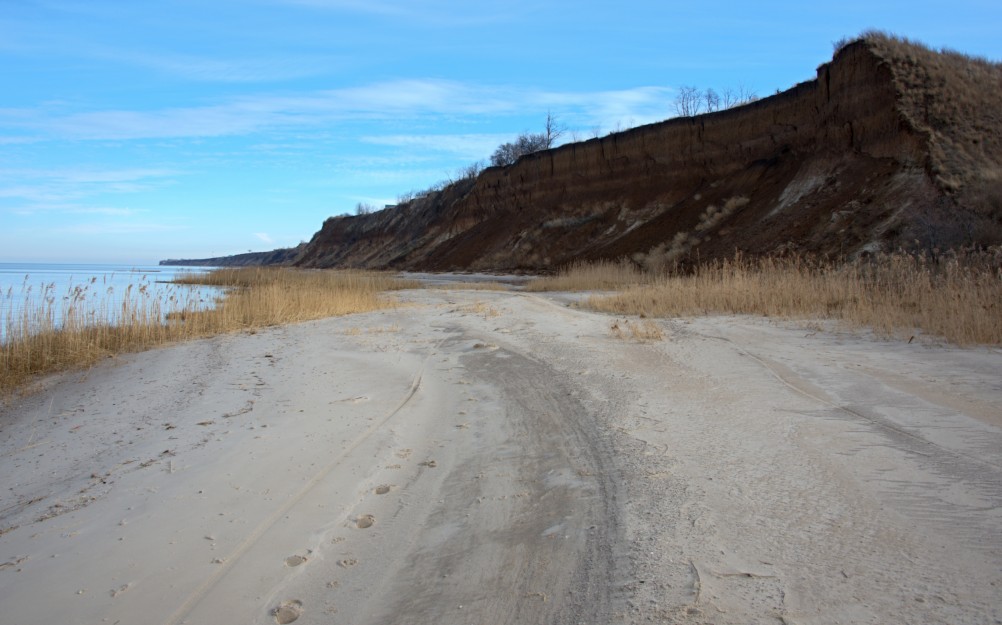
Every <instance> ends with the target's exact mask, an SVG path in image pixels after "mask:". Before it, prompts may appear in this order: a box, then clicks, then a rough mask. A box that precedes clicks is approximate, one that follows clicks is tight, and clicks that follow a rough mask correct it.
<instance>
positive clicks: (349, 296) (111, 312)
mask: <svg viewBox="0 0 1002 625" xmlns="http://www.w3.org/2000/svg"><path fill="white" fill-rule="evenodd" d="M177 282H178V283H180V284H188V285H195V284H204V285H211V286H218V287H225V288H226V289H227V294H226V296H225V297H223V298H222V299H221V300H220V301H219V302H217V303H216V306H215V307H214V308H212V309H209V310H205V309H204V304H202V303H200V302H198V301H197V299H196V298H193V297H190V296H189V295H188V294H187V293H188V291H186V290H185V289H183V288H181V287H173V288H174V291H172V292H170V293H168V294H167V297H161V296H159V295H155V294H153V293H150V292H149V291H148V290H147V289H146V288H145V287H141V288H140V289H138V290H136V291H135V292H129V293H127V294H126V297H125V298H124V299H123V301H122V302H121V303H118V302H112V301H111V300H110V299H108V301H106V302H100V303H98V304H97V305H96V306H93V305H92V306H91V308H92V309H94V310H96V313H81V312H80V310H81V308H82V306H74V305H73V304H75V303H81V304H82V300H81V299H80V298H82V297H85V296H87V294H86V293H85V292H84V291H82V290H81V289H80V288H79V287H78V288H77V289H74V292H71V293H69V294H67V295H66V297H65V298H61V297H60V294H51V296H52V297H48V298H42V299H43V303H42V304H40V305H38V306H36V307H35V308H25V309H24V310H23V311H22V312H20V313H19V314H14V313H11V312H9V311H8V312H7V313H6V314H5V315H4V317H3V318H2V319H0V322H2V323H3V324H4V328H3V329H4V332H3V337H4V338H3V341H2V343H0V397H3V396H8V395H9V394H10V393H11V392H12V391H14V390H15V389H17V388H19V387H21V386H23V385H24V384H25V383H26V382H28V381H30V380H31V378H32V377H33V376H36V375H39V374H45V373H53V372H56V371H62V370H67V369H72V368H76V367H82V366H88V365H90V364H93V363H94V362H96V361H97V360H99V359H101V358H104V357H108V356H112V355H115V354H121V353H126V352H136V351H142V350H144V349H150V348H153V347H157V346H160V345H165V344H168V343H174V342H177V341H183V340H188V339H195V338H204V337H207V336H212V335H215V334H222V333H227V332H234V331H240V330H254V329H256V328H261V327H266V326H272V325H278V324H284V323H295V322H300V321H308V320H312V319H320V318H323V317H332V316H337V315H347V314H352V313H358V312H365V311H370V310H376V309H378V308H383V307H386V306H390V305H392V300H391V299H389V298H387V297H386V296H385V292H386V291H389V290H393V289H400V288H411V287H414V286H416V283H413V282H409V281H402V280H398V279H396V278H393V277H391V276H390V275H388V274H381V273H375V272H358V271H332V270H329V271H303V270H294V269H274V268H242V269H221V270H217V271H213V272H211V273H207V274H190V275H187V276H181V277H179V278H178V280H177ZM74 298H76V299H74ZM60 300H65V301H66V302H68V303H69V304H70V305H67V306H61V305H60V306H57V305H56V303H57V302H59V301H60ZM32 301H34V300H32ZM0 312H2V311H0Z"/></svg>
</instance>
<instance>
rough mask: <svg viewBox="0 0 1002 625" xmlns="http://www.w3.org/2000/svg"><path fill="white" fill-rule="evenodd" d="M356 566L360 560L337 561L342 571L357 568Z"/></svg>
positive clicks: (346, 559)
mask: <svg viewBox="0 0 1002 625" xmlns="http://www.w3.org/2000/svg"><path fill="white" fill-rule="evenodd" d="M356 564H358V560H356V559H355V558H345V559H344V560H338V561H337V565H338V566H340V567H341V568H342V569H347V568H349V567H352V566H355V565H356Z"/></svg>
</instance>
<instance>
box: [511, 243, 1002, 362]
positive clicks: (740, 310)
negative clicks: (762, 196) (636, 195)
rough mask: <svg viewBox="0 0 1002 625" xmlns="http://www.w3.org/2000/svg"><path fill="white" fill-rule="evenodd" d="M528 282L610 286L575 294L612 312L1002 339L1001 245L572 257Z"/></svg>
mask: <svg viewBox="0 0 1002 625" xmlns="http://www.w3.org/2000/svg"><path fill="white" fill-rule="evenodd" d="M528 288H529V289H532V290H577V291H589V290H595V291H609V290H614V291H617V292H615V293H611V294H610V293H603V294H598V293H597V294H593V295H591V296H589V297H588V298H587V299H585V300H584V301H583V302H582V305H583V306H586V307H589V308H591V309H593V310H598V311H602V312H609V313H614V314H617V315H639V316H644V317H685V316H699V315H706V314H749V315H761V316H765V317H778V318H790V319H809V320H825V319H831V320H836V321H839V322H841V323H843V324H845V325H846V326H848V327H855V328H870V329H872V330H873V331H875V332H877V333H878V334H880V335H882V336H896V337H903V338H905V339H910V338H911V337H914V336H916V335H918V334H926V335H932V336H936V337H940V338H944V339H946V340H948V341H950V342H952V343H955V344H958V345H975V344H982V345H1000V344H1002V249H1000V248H991V249H987V250H956V251H949V252H943V253H940V252H939V251H938V250H937V251H934V252H933V253H929V254H923V253H917V254H914V253H878V254H871V255H865V256H860V257H858V258H855V259H851V260H848V259H847V260H842V261H834V260H830V259H812V258H807V257H802V256H796V255H787V256H773V257H764V258H747V257H744V256H742V255H740V254H739V255H736V256H735V257H734V258H731V259H728V260H722V261H714V262H709V263H702V264H698V265H694V266H688V267H684V266H682V265H675V266H673V267H672V268H670V269H667V270H663V271H659V272H652V271H643V270H641V269H640V268H638V267H632V266H630V265H629V264H628V263H626V262H621V263H613V262H609V261H604V262H599V263H594V264H590V265H586V264H574V265H571V266H569V267H568V268H567V269H566V270H564V271H563V272H561V273H560V274H558V275H556V276H553V277H550V278H542V279H540V280H537V281H535V282H533V283H532V284H531V285H530V286H529V287H528Z"/></svg>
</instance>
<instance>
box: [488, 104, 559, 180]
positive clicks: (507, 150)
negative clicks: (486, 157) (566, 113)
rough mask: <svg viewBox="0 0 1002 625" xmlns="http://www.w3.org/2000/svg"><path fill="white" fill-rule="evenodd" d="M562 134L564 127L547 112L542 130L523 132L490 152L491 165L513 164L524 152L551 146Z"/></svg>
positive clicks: (530, 152) (503, 165)
mask: <svg viewBox="0 0 1002 625" xmlns="http://www.w3.org/2000/svg"><path fill="white" fill-rule="evenodd" d="M563 134H564V128H563V126H561V125H560V123H559V122H558V121H557V118H556V116H555V115H553V113H547V114H546V125H545V126H544V128H543V132H540V133H532V132H523V133H522V134H520V135H519V136H518V138H517V139H515V141H513V142H510V143H502V144H501V145H499V146H498V148H497V149H496V150H494V153H493V154H491V165H493V166H494V167H507V166H508V165H513V164H514V163H515V161H517V160H518V159H520V158H522V157H523V156H525V155H526V154H532V153H533V152H539V151H540V150H546V149H549V148H552V147H553V145H554V144H555V143H556V142H557V139H559V138H560V136H561V135H563Z"/></svg>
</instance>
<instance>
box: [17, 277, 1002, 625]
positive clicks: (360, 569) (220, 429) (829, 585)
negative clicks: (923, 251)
mask: <svg viewBox="0 0 1002 625" xmlns="http://www.w3.org/2000/svg"><path fill="white" fill-rule="evenodd" d="M403 297H404V298H405V299H407V300H409V301H410V302H412V304H411V305H408V306H405V307H401V308H399V309H396V310H391V311H382V312H376V313H372V314H366V315H359V316H354V317H347V318H340V319H331V320H325V321H321V322H315V323H308V324H303V325H299V326H293V327H286V328H275V329H271V330H267V331H262V332H259V333H257V334H253V335H250V334H244V335H237V336H228V337H221V338H217V339H213V340H208V341H202V342H198V343H193V344H187V345H181V346H178V347H173V348H170V349H163V350H158V351H155V352H150V353H145V354H139V355H135V356H128V357H122V358H118V359H115V360H113V361H107V362H106V363H104V364H102V365H101V366H99V367H95V368H93V369H92V370H90V371H88V372H86V373H83V374H80V373H77V374H70V375H65V376H61V377H59V378H56V379H54V380H52V381H51V382H50V383H49V384H48V388H47V389H46V390H45V391H43V392H41V393H38V394H36V395H34V396H31V397H29V398H27V399H25V400H23V401H20V402H19V403H16V404H14V405H12V406H9V407H8V408H6V409H5V410H4V411H3V412H2V413H0V475H2V476H3V488H2V491H0V532H2V534H0V623H3V624H4V625H7V624H10V625H28V624H35V623H38V624H45V625H53V624H70V623H87V624H91V623H94V624H97V623H110V624H116V623H118V624H122V625H126V624H139V623H163V624H176V623H192V624H199V623H234V624H236V623H240V624H246V623H275V622H280V623H288V622H296V623H352V624H355V625H362V624H365V623H436V624H438V623H443V624H450V623H457V624H458V623H634V622H638V623H639V622H652V621H653V622H668V623H704V622H706V623H710V622H712V623H718V624H721V623H798V624H806V623H905V622H909V623H947V622H948V623H956V624H962V623H991V622H999V620H1000V619H1002V599H1000V597H1002V508H1000V504H1002V430H1000V428H1002V417H1000V415H1002V373H1000V372H1002V352H1000V351H999V350H987V349H957V348H952V347H945V346H942V345H936V344H932V343H929V342H920V341H916V342H914V343H912V344H906V343H904V342H887V341H878V340H874V339H868V338H861V337H857V336H852V335H849V334H845V333H840V332H832V331H829V332H825V331H813V330H805V329H803V328H802V327H799V326H797V325H795V324H781V323H775V322H769V321H764V320H754V319H746V318H708V319H698V320H691V321H666V322H659V323H660V325H661V326H662V327H663V328H664V329H665V331H666V339H665V340H664V341H660V342H648V343H637V342H631V341H627V340H624V339H622V338H616V337H615V336H614V335H613V333H612V332H610V326H611V325H612V323H613V322H614V321H615V319H614V318H611V317H607V316H603V315H597V314H593V313H587V312H581V311H576V310H571V309H568V308H567V307H565V306H563V305H561V304H559V303H555V302H554V301H552V300H548V299H547V298H545V297H539V296H533V295H526V294H517V293H504V292H463V291H426V292H410V293H407V294H405V295H404V296H403Z"/></svg>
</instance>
